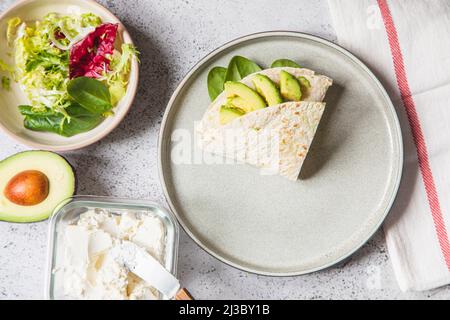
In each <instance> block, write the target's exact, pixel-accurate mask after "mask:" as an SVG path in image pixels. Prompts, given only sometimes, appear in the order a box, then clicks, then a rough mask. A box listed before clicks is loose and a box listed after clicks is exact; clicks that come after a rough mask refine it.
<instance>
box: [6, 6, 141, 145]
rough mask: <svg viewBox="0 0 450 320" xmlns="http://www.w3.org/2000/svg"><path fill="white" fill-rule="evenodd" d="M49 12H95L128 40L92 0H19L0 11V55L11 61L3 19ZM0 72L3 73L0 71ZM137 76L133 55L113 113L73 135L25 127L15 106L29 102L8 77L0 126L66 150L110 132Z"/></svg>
mask: <svg viewBox="0 0 450 320" xmlns="http://www.w3.org/2000/svg"><path fill="white" fill-rule="evenodd" d="M49 12H57V13H61V14H74V13H86V12H91V13H94V14H96V15H98V16H99V17H100V18H101V19H102V21H103V22H111V23H118V24H119V29H118V38H119V40H120V41H121V42H122V43H130V44H132V43H133V42H132V40H131V37H130V35H129V33H128V32H127V30H126V29H125V27H124V25H123V24H122V23H121V22H120V21H119V19H117V18H116V17H115V16H114V15H113V14H112V13H111V12H109V11H108V10H107V9H106V8H104V7H103V6H101V5H100V4H98V3H97V2H95V1H93V0H20V1H17V2H16V3H15V4H14V5H13V6H11V7H10V8H9V9H7V10H6V11H5V12H3V13H2V14H1V15H0V59H2V60H3V61H5V62H7V63H12V62H13V61H12V58H11V57H10V56H9V55H8V53H9V52H11V49H10V48H8V47H7V41H6V28H7V22H8V20H9V19H10V18H12V17H20V18H21V19H22V20H24V21H33V20H38V19H42V18H43V17H44V16H45V15H46V14H47V13H49ZM2 74H3V73H2ZM138 78H139V69H138V62H137V59H136V58H134V59H133V61H132V64H131V71H130V76H129V83H128V87H127V93H126V95H125V96H124V97H123V98H122V100H121V101H120V102H119V103H118V105H117V106H116V107H115V108H114V113H115V114H114V115H113V116H111V117H108V118H106V119H105V120H104V121H103V122H102V123H101V124H100V125H99V126H98V127H96V128H94V129H93V130H91V131H88V132H85V133H81V134H78V135H76V136H73V137H69V138H66V137H62V136H59V135H57V134H54V133H45V132H35V131H31V130H28V129H25V128H24V126H23V116H22V115H21V114H20V113H19V110H18V106H19V105H21V104H29V102H28V99H27V98H26V96H25V95H24V94H23V92H22V90H21V89H20V87H19V86H18V85H17V84H16V83H14V81H11V90H9V91H7V90H3V89H1V88H0V108H1V111H0V129H1V130H2V131H4V132H5V133H6V134H8V135H9V136H11V137H12V138H13V139H15V140H17V141H18V142H20V143H23V144H25V145H27V146H30V147H33V148H38V149H43V150H50V151H69V150H75V149H79V148H82V147H85V146H88V145H90V144H92V143H94V142H97V141H98V140H100V139H102V138H103V137H105V136H106V135H107V134H108V133H110V132H111V131H112V130H113V129H114V128H115V127H116V126H117V125H118V124H119V123H120V121H122V119H123V118H124V117H125V115H126V114H127V112H128V110H129V109H130V107H131V105H132V103H133V100H134V96H135V94H136V90H137V85H138Z"/></svg>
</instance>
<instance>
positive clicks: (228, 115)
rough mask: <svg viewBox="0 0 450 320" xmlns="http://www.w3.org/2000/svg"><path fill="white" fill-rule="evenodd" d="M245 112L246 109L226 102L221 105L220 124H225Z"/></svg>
mask: <svg viewBox="0 0 450 320" xmlns="http://www.w3.org/2000/svg"><path fill="white" fill-rule="evenodd" d="M244 114H245V111H244V110H241V109H239V108H236V107H235V106H233V105H230V104H226V105H223V106H222V107H220V113H219V117H220V124H222V125H224V124H227V123H229V122H231V121H233V120H234V119H236V118H239V117H240V116H243V115H244Z"/></svg>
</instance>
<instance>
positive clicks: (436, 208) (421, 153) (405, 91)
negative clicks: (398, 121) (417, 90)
mask: <svg viewBox="0 0 450 320" xmlns="http://www.w3.org/2000/svg"><path fill="white" fill-rule="evenodd" d="M377 1H378V6H379V8H380V11H381V15H382V16H383V21H384V26H385V28H386V33H387V36H388V39H389V46H390V47H391V54H392V60H393V62H394V69H395V76H396V78H397V85H398V88H399V90H400V95H401V97H402V101H403V105H404V107H405V110H406V114H407V116H408V121H409V125H410V126H411V132H412V135H413V139H414V143H415V145H416V148H417V158H418V162H419V167H420V172H421V173H422V180H423V183H424V185H425V191H426V193H427V198H428V204H429V206H430V210H431V215H432V216H433V221H434V227H435V229H436V234H437V237H438V239H439V245H440V247H441V251H442V254H443V256H444V260H445V263H446V264H447V268H448V270H449V271H450V241H449V238H448V234H447V229H446V227H445V223H444V218H443V216H442V211H441V206H440V204H439V198H438V194H437V191H436V186H435V184H434V178H433V173H432V172H431V168H430V163H429V160H428V152H427V146H426V143H425V138H424V136H423V132H422V128H421V126H420V120H419V117H418V115H417V111H416V105H415V103H414V100H413V98H412V96H411V90H410V88H409V84H408V78H407V77H406V71H405V66H404V63H403V55H402V51H401V49H400V43H399V40H398V35H397V29H396V27H395V24H394V20H393V19H392V15H391V11H390V10H389V6H388V4H387V1H386V0H377Z"/></svg>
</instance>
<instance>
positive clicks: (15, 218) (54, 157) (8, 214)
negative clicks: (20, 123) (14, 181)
mask: <svg viewBox="0 0 450 320" xmlns="http://www.w3.org/2000/svg"><path fill="white" fill-rule="evenodd" d="M34 156H36V157H37V158H36V159H37V160H39V161H42V159H46V158H47V159H48V161H49V163H50V164H52V165H54V166H55V167H56V168H59V169H61V170H64V171H65V173H66V174H67V176H66V178H67V179H66V181H65V182H66V183H67V185H66V186H65V187H64V189H61V187H60V184H59V183H58V184H57V185H58V188H53V189H52V190H51V191H50V192H52V194H53V193H58V195H59V196H58V197H54V198H53V200H52V201H47V199H48V198H49V197H47V199H46V200H44V201H43V202H42V203H41V204H38V205H35V206H30V207H25V206H24V207H22V206H17V205H15V206H13V207H8V206H10V205H11V202H10V201H9V200H7V199H6V197H5V196H4V187H2V188H0V189H2V190H0V199H2V202H0V221H6V222H15V223H29V222H38V221H42V220H45V219H47V218H48V217H49V216H50V215H51V214H52V213H53V211H54V209H55V208H56V207H57V206H58V205H59V204H60V203H61V202H62V201H63V200H65V199H67V198H70V197H71V196H73V195H74V193H75V190H76V185H77V181H76V178H75V173H74V170H73V167H72V165H71V164H70V163H69V162H68V161H67V160H66V159H65V158H64V157H62V156H60V155H59V154H56V153H53V152H50V151H42V150H31V151H22V152H19V153H16V154H13V155H11V156H9V157H7V158H5V159H3V160H1V161H0V181H2V180H3V181H4V179H7V180H8V181H9V179H10V178H11V177H12V176H14V174H13V173H16V174H17V173H19V172H21V171H17V172H15V171H9V170H8V171H7V173H6V174H5V173H4V170H5V167H7V166H8V165H9V164H10V163H11V162H12V163H14V162H16V161H23V160H24V159H26V160H27V163H28V162H30V166H29V167H28V168H27V169H33V168H34V167H32V163H33V160H34V159H33V157H34ZM36 168H37V170H40V171H42V172H43V173H44V174H46V175H47V176H48V178H49V179H50V184H52V179H51V177H49V176H51V175H50V174H48V171H46V170H42V169H41V168H39V167H36ZM25 170H26V169H25ZM49 170H53V169H49ZM22 171H23V170H22ZM11 172H12V173H11ZM4 174H5V176H6V178H3V175H4ZM8 181H5V182H6V183H7V182H8ZM6 183H5V185H6ZM19 211H20V212H19Z"/></svg>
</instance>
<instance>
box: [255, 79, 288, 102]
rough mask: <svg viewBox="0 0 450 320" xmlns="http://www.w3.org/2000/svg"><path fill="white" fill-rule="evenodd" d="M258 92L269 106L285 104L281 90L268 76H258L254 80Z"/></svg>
mask: <svg viewBox="0 0 450 320" xmlns="http://www.w3.org/2000/svg"><path fill="white" fill-rule="evenodd" d="M252 81H253V84H254V85H255V88H256V91H257V92H258V93H259V94H260V95H262V96H263V97H264V99H265V100H266V102H267V104H268V105H269V106H275V105H277V104H280V103H283V98H282V97H281V93H280V90H279V89H278V88H277V85H276V84H275V83H274V82H273V81H272V80H271V79H270V78H269V77H268V76H266V75H263V74H256V75H255V76H254V77H253V79H252Z"/></svg>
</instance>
